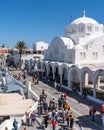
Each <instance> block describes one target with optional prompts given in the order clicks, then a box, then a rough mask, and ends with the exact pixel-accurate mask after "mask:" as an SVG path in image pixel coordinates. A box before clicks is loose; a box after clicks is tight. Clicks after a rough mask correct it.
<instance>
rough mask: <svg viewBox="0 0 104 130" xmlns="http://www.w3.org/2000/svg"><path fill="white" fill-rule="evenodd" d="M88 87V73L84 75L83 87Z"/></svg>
mask: <svg viewBox="0 0 104 130" xmlns="http://www.w3.org/2000/svg"><path fill="white" fill-rule="evenodd" d="M87 85H88V73H86V74H85V86H87Z"/></svg>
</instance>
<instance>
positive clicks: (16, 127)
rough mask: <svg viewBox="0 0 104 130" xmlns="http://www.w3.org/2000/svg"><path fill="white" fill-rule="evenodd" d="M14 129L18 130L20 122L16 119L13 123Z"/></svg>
mask: <svg viewBox="0 0 104 130" xmlns="http://www.w3.org/2000/svg"><path fill="white" fill-rule="evenodd" d="M13 127H14V130H17V129H18V122H17V121H16V119H14V121H13Z"/></svg>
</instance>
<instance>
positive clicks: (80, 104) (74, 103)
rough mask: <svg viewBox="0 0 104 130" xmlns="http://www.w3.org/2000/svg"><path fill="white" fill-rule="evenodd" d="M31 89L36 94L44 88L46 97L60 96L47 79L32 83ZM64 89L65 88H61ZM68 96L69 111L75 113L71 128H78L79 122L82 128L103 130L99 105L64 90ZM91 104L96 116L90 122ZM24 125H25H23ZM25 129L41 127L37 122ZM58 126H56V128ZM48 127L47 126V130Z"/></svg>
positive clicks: (31, 129) (40, 120)
mask: <svg viewBox="0 0 104 130" xmlns="http://www.w3.org/2000/svg"><path fill="white" fill-rule="evenodd" d="M30 79H31V77H30V76H29V77H28V78H27V80H30ZM32 89H33V90H34V92H36V93H37V94H38V95H40V94H41V91H42V89H45V93H46V94H47V96H48V99H52V98H53V97H54V98H55V100H56V101H57V100H58V98H59V97H60V92H58V91H57V90H55V89H54V88H53V83H52V82H50V81H47V80H43V81H39V85H35V84H33V85H32ZM62 91H66V90H64V89H63V90H62ZM66 92H67V95H68V98H67V101H68V104H69V105H70V106H71V111H72V112H73V113H74V114H75V127H74V129H73V130H79V127H78V124H79V123H80V122H81V123H82V124H83V127H84V130H104V128H102V123H101V115H100V107H101V106H100V105H99V104H97V103H95V102H93V101H91V100H88V99H84V98H83V97H82V96H79V95H77V94H76V93H74V92H69V91H66ZM90 103H91V104H93V105H94V106H95V107H96V110H97V111H96V116H95V122H92V120H91V119H89V116H88V114H89V104H90ZM37 119H38V121H39V122H42V119H39V118H37ZM24 127H26V126H24ZM24 127H21V128H20V129H19V130H23V129H24ZM26 128H27V130H35V129H38V130H39V129H40V130H41V129H42V128H41V127H39V124H38V123H37V125H36V127H34V128H33V127H31V126H29V127H26ZM58 128H59V127H57V129H56V130H58ZM49 129H50V128H49V127H48V130H49Z"/></svg>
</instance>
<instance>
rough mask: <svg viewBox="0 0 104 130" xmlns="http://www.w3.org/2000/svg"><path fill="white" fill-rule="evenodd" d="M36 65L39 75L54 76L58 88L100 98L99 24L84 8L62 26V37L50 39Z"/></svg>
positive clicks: (103, 66) (103, 45)
mask: <svg viewBox="0 0 104 130" xmlns="http://www.w3.org/2000/svg"><path fill="white" fill-rule="evenodd" d="M40 64H41V71H42V73H43V76H46V77H48V78H50V79H52V80H54V79H56V80H57V82H59V83H60V84H61V86H62V87H64V88H66V89H68V90H74V89H76V90H77V92H78V93H79V94H82V93H83V92H84V91H87V95H88V97H90V98H93V100H95V98H96V100H97V99H103V100H104V96H103V95H104V27H103V24H100V23H98V22H97V21H96V20H94V19H92V18H90V17H86V15H85V11H84V12H83V16H82V17H80V18H77V19H75V20H74V21H72V22H71V23H70V24H69V25H67V26H66V28H65V36H63V37H59V36H57V37H54V38H53V40H52V42H51V44H50V46H49V47H48V49H47V51H46V52H45V58H44V61H43V60H42V61H39V66H40ZM98 102H100V101H99V100H98Z"/></svg>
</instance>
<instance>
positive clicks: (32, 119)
mask: <svg viewBox="0 0 104 130" xmlns="http://www.w3.org/2000/svg"><path fill="white" fill-rule="evenodd" d="M30 117H31V126H34V125H35V121H36V116H35V111H33V112H32V113H31V115H30Z"/></svg>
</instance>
